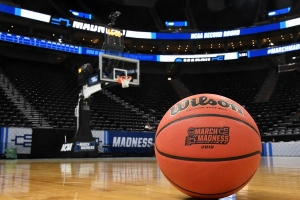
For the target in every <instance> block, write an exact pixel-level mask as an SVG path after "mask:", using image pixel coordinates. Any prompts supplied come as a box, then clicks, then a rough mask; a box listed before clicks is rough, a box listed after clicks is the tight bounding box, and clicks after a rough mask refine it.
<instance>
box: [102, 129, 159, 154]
mask: <svg viewBox="0 0 300 200" xmlns="http://www.w3.org/2000/svg"><path fill="white" fill-rule="evenodd" d="M154 140H155V132H124V131H104V146H105V147H106V148H105V150H104V152H105V153H138V154H140V153H152V152H154V142H155V141H154Z"/></svg>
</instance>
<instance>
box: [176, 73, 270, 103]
mask: <svg viewBox="0 0 300 200" xmlns="http://www.w3.org/2000/svg"><path fill="white" fill-rule="evenodd" d="M267 74H268V70H267V69H261V70H244V71H236V72H224V73H198V74H183V75H182V76H180V79H181V80H182V82H183V83H184V84H185V85H186V87H187V88H188V89H189V90H190V91H191V92H192V93H193V94H199V93H212V94H219V95H223V96H226V97H228V98H230V99H233V100H234V101H236V102H238V103H239V104H246V103H250V102H253V100H254V99H255V98H256V95H257V94H258V92H259V90H260V87H261V86H262V84H263V82H264V80H265V78H266V76H267Z"/></svg>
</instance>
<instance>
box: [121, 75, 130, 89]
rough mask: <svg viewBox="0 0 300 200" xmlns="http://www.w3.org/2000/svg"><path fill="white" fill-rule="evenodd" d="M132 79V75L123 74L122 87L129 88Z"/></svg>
mask: <svg viewBox="0 0 300 200" xmlns="http://www.w3.org/2000/svg"><path fill="white" fill-rule="evenodd" d="M131 79H132V77H131V76H121V77H120V79H119V80H120V81H121V83H122V88H128V87H129V82H130V80H131Z"/></svg>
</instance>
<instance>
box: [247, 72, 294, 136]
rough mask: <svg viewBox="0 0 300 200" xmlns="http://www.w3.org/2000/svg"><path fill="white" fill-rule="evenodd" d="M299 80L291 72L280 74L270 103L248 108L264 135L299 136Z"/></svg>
mask: <svg viewBox="0 0 300 200" xmlns="http://www.w3.org/2000/svg"><path fill="white" fill-rule="evenodd" d="M299 79H300V76H299V75H298V74H296V73H295V72H293V71H290V72H284V73H280V74H279V79H278V81H277V84H276V86H275V88H274V91H273V93H272V95H271V98H270V101H269V102H265V103H260V104H259V105H256V106H252V107H251V108H250V109H251V113H252V115H253V116H254V117H255V119H256V121H257V124H258V126H260V127H261V129H262V132H263V134H264V135H291V134H299V128H300V120H299V111H300V109H299V108H300V105H299V100H300V95H299V92H300V83H299Z"/></svg>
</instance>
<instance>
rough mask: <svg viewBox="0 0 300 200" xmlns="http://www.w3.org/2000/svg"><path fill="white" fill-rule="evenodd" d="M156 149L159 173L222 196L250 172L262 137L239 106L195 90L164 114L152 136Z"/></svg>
mask: <svg viewBox="0 0 300 200" xmlns="http://www.w3.org/2000/svg"><path fill="white" fill-rule="evenodd" d="M155 154H156V159H157V163H158V166H159V167H160V169H161V171H162V173H163V174H164V176H165V177H166V179H167V180H168V181H169V182H170V183H171V184H172V185H173V186H174V187H175V188H177V189H178V190H179V191H181V192H183V193H185V194H186V195H189V196H191V197H197V198H222V197H226V196H229V195H231V194H234V193H236V192H238V191H239V190H241V189H242V188H243V187H244V186H246V185H247V183H248V182H249V181H250V180H251V178H252V177H253V176H254V174H255V172H256V170H257V168H258V165H259V162H260V157H261V138H260V133H259V129H258V127H257V125H256V123H255V121H254V120H253V118H252V117H251V116H250V114H249V113H248V112H247V111H246V110H245V109H244V108H243V106H241V105H239V104H238V103H237V102H235V101H233V100H231V99H229V98H226V97H223V96H220V95H216V94H197V95H193V96H190V97H187V98H184V99H182V100H181V101H179V102H177V103H176V104H175V105H173V106H172V107H171V108H170V109H169V110H168V111H167V112H166V113H165V115H164V116H163V118H162V120H161V121H160V123H159V126H158V128H157V131H156V135H155Z"/></svg>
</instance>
